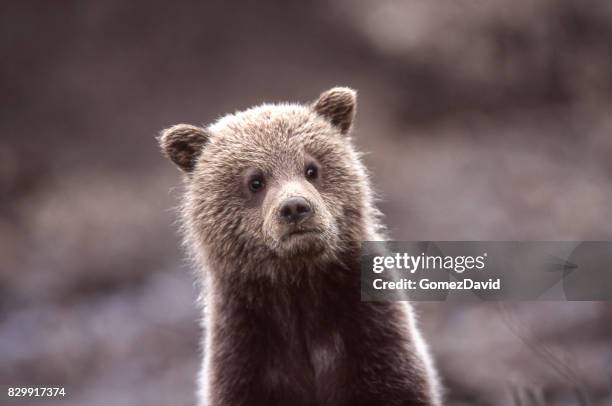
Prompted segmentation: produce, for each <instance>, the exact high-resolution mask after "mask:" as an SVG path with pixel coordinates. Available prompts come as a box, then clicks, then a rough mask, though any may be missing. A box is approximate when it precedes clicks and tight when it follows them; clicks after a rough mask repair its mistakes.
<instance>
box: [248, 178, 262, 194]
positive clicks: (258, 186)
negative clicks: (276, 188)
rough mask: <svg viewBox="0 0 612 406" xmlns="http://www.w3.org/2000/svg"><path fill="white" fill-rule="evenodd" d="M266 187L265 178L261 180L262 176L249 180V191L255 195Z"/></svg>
mask: <svg viewBox="0 0 612 406" xmlns="http://www.w3.org/2000/svg"><path fill="white" fill-rule="evenodd" d="M264 186H265V183H264V181H263V178H261V177H260V176H256V177H253V178H251V179H250V180H249V189H250V190H251V192H253V193H257V192H259V191H260V190H262V189H263V188H264Z"/></svg>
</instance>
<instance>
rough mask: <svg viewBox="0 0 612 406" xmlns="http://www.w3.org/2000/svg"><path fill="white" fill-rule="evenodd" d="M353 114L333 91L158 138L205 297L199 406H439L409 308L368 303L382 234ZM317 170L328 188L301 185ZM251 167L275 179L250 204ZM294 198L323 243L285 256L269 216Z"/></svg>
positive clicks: (351, 100) (293, 245)
mask: <svg viewBox="0 0 612 406" xmlns="http://www.w3.org/2000/svg"><path fill="white" fill-rule="evenodd" d="M355 103H356V101H355V93H354V92H353V91H352V90H350V89H346V88H335V89H332V90H330V91H328V92H326V93H324V94H322V95H321V97H320V98H319V99H318V100H317V101H316V102H315V103H314V104H312V105H263V106H259V107H256V108H253V109H250V110H247V111H244V112H240V113H237V114H235V115H229V116H226V117H224V118H222V119H221V120H219V121H218V122H217V123H215V124H213V125H211V126H209V127H207V128H206V129H204V128H198V127H191V126H186V125H179V126H175V127H172V128H170V129H168V130H166V131H165V132H164V133H163V134H162V136H161V138H160V144H161V146H162V149H163V151H164V153H165V154H167V155H168V156H169V157H170V159H172V160H173V161H174V162H175V163H177V165H178V166H179V167H180V168H181V169H182V170H183V171H184V173H185V184H186V194H185V199H184V204H183V209H182V220H183V225H184V231H185V239H186V241H187V244H188V246H189V248H190V251H191V252H192V253H193V255H194V257H195V260H196V262H197V264H198V267H199V268H200V269H201V270H202V271H201V272H200V273H199V274H200V277H201V279H202V282H203V285H204V286H205V294H204V295H203V308H204V328H205V330H206V337H205V340H204V352H205V357H204V362H203V368H202V370H201V376H200V405H210V406H225V405H287V404H291V405H292V406H302V405H303V406H306V405H308V406H315V405H329V406H341V405H347V406H348V405H364V406H365V405H398V406H399V405H438V404H439V403H440V400H439V393H438V384H437V379H436V376H435V372H434V369H433V367H432V363H431V360H430V357H429V355H428V354H427V351H426V348H425V345H424V342H423V340H422V338H421V336H420V334H419V332H418V330H417V328H416V325H415V322H414V316H413V314H412V309H411V308H410V306H409V305H408V304H407V303H386V302H362V301H361V300H360V264H359V262H358V261H359V256H360V242H361V241H367V240H381V239H382V236H381V229H382V227H381V224H380V222H379V213H378V211H377V210H376V208H375V207H374V204H373V200H374V199H373V195H372V191H371V188H370V184H369V180H368V177H367V174H366V170H365V168H364V167H363V165H362V163H361V161H360V157H359V154H358V153H357V152H356V151H355V150H354V148H353V146H352V143H351V140H350V137H349V136H348V133H349V131H350V127H351V124H352V121H353V116H354V112H355V106H356V104H355ZM177 134H179V135H177ZM184 146H185V148H184ZM194 146H195V147H194ZM198 148H199V149H198ZM312 157H316V158H315V159H316V161H317V162H318V164H319V165H320V167H321V168H322V169H321V170H322V175H321V179H320V182H319V183H315V182H306V181H304V179H303V176H302V174H303V168H304V165H305V162H306V161H308V160H309V159H311V158H312ZM252 168H258V170H262V171H263V172H265V173H267V174H269V179H270V185H269V186H267V187H268V190H267V191H266V194H265V195H263V196H257V195H249V194H248V192H245V187H244V176H245V173H247V172H248V171H249V170H252ZM296 194H299V195H300V196H306V198H307V199H308V200H309V202H311V203H312V205H313V208H314V211H315V212H316V215H315V216H314V217H315V219H314V220H312V224H311V227H314V228H315V229H317V231H320V233H319V234H317V238H314V239H309V238H306V239H302V238H301V237H298V238H294V239H291V240H290V241H289V242H288V243H287V242H284V240H283V239H282V238H281V237H279V236H280V235H281V234H282V231H283V230H282V229H281V225H279V224H278V223H277V221H276V220H275V214H274V213H276V210H277V206H278V204H279V202H281V201H282V200H283V199H284V198H286V197H287V196H292V195H296Z"/></svg>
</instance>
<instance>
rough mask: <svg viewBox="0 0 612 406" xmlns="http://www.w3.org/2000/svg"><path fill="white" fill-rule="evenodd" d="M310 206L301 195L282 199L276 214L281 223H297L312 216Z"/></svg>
mask: <svg viewBox="0 0 612 406" xmlns="http://www.w3.org/2000/svg"><path fill="white" fill-rule="evenodd" d="M312 212H313V210H312V206H311V205H310V203H309V202H308V201H307V200H306V199H304V198H303V197H301V196H294V197H290V198H288V199H286V200H284V201H283V202H282V203H281V205H280V208H279V210H278V216H279V218H280V220H281V221H282V222H283V223H286V224H295V225H297V224H299V223H301V222H303V221H305V220H306V219H308V218H309V217H311V216H312Z"/></svg>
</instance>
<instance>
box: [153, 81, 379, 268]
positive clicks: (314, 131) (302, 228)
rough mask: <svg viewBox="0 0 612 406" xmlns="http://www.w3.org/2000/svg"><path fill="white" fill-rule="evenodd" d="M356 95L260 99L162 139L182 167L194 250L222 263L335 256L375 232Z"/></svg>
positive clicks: (337, 92) (342, 91) (336, 92)
mask: <svg viewBox="0 0 612 406" xmlns="http://www.w3.org/2000/svg"><path fill="white" fill-rule="evenodd" d="M355 108H356V94H355V92H354V91H353V90H351V89H348V88H333V89H331V90H329V91H327V92H325V93H323V94H322V95H321V96H320V97H319V99H318V100H317V101H315V102H314V103H312V104H309V105H284V104H283V105H267V104H266V105H262V106H259V107H254V108H251V109H249V110H246V111H242V112H238V113H236V114H232V115H227V116H225V117H223V118H221V119H220V120H218V121H217V122H216V123H214V124H212V125H210V126H208V127H206V128H200V127H196V126H191V125H186V124H179V125H176V126H173V127H171V128H169V129H167V130H165V131H163V133H162V135H161V136H160V138H159V142H160V145H161V147H162V150H163V152H164V154H165V155H166V156H168V157H169V158H170V159H171V160H172V161H173V162H174V163H175V164H176V165H177V166H178V167H179V168H180V169H181V170H182V171H183V172H184V174H185V183H186V194H185V200H184V204H183V220H184V225H185V231H186V233H187V237H188V241H189V243H190V245H192V246H194V248H195V251H198V252H199V251H203V252H204V255H205V256H206V257H207V258H208V259H210V258H211V257H212V258H214V259H216V260H221V261H237V262H239V263H244V264H247V263H248V264H251V265H252V264H262V265H263V264H264V263H266V262H268V261H281V262H282V261H291V263H292V264H296V263H299V262H300V261H301V260H304V262H312V261H317V260H333V259H334V258H336V259H337V258H339V256H341V255H342V253H343V252H346V251H347V250H350V249H353V248H355V247H357V246H359V243H360V242H361V241H363V240H364V239H366V238H368V236H371V235H372V233H370V231H372V232H374V231H375V230H374V227H375V223H376V221H375V217H376V211H375V209H374V208H373V205H372V204H371V200H372V199H371V192H370V188H369V183H368V179H367V176H366V173H365V169H364V167H363V165H362V164H361V162H360V159H359V155H358V153H357V152H355V150H354V149H353V146H352V144H351V140H350V137H349V132H350V129H351V124H352V121H353V117H354V115H355Z"/></svg>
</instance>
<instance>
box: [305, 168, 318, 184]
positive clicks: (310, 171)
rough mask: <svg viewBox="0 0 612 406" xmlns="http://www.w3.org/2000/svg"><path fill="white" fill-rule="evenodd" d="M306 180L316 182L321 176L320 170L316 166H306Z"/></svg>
mask: <svg viewBox="0 0 612 406" xmlns="http://www.w3.org/2000/svg"><path fill="white" fill-rule="evenodd" d="M304 175H305V176H306V179H311V180H314V179H316V178H317V177H318V176H319V168H317V166H316V165H315V164H309V165H308V166H306V171H305V172H304Z"/></svg>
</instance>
